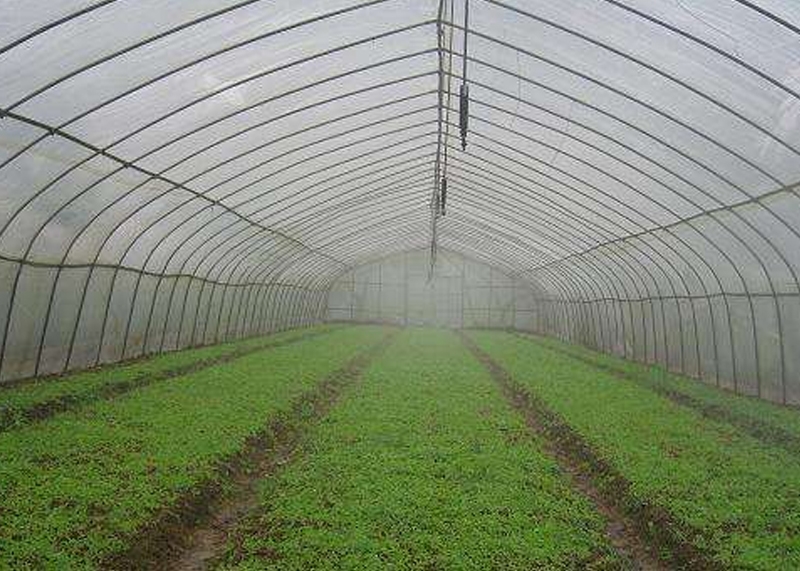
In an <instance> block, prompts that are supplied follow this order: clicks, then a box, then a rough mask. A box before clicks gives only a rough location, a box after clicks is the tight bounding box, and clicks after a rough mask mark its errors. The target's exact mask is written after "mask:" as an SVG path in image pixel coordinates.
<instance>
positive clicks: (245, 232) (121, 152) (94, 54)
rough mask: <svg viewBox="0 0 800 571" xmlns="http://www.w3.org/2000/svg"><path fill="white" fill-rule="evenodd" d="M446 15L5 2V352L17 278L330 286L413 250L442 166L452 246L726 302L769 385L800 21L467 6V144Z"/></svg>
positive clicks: (612, 289)
mask: <svg viewBox="0 0 800 571" xmlns="http://www.w3.org/2000/svg"><path fill="white" fill-rule="evenodd" d="M463 21H464V0H427V1H423V0H372V1H353V0H293V1H285V0H247V1H240V2H232V1H220V0H192V1H191V2H190V1H178V0H136V1H133V0H103V1H99V2H88V1H77V0H73V1H67V0H59V1H57V2H54V1H52V0H6V1H4V2H2V3H0V108H1V109H2V118H1V119H0V259H2V260H5V261H6V262H8V263H9V266H8V268H7V269H6V270H5V271H6V272H7V273H6V277H5V278H4V279H5V280H6V282H7V284H6V286H7V291H8V295H7V300H8V301H7V302H6V303H5V304H4V306H3V307H0V311H3V312H5V314H6V316H5V318H4V322H3V323H4V325H5V332H4V335H3V347H4V349H5V347H6V345H7V344H8V343H9V340H10V339H11V338H12V336H13V331H10V330H13V327H12V326H11V323H12V321H13V319H12V314H13V313H14V311H16V310H15V307H16V306H19V304H23V306H24V305H25V304H28V305H30V304H31V303H34V302H33V301H31V299H30V298H26V299H21V297H24V296H23V295H22V294H21V293H20V291H21V290H22V293H24V289H25V288H24V286H23V284H22V283H21V282H22V280H21V279H20V275H21V274H23V273H24V271H25V270H24V268H26V267H29V266H35V267H48V268H54V269H55V270H56V271H57V272H60V271H61V269H63V268H65V267H73V266H80V267H85V268H89V269H90V272H89V275H88V277H85V279H84V280H83V283H82V284H81V282H80V280H78V283H77V284H76V285H75V286H74V287H78V288H83V289H85V288H86V287H87V284H89V283H90V282H91V272H92V271H94V269H95V268H116V269H124V270H135V271H137V272H140V275H142V274H141V273H142V272H144V273H145V274H146V275H155V276H179V275H185V276H192V277H195V278H200V279H203V280H210V281H214V282H215V283H216V282H219V283H226V284H227V283H234V284H235V283H273V282H276V281H281V282H286V283H293V284H300V285H302V286H303V287H311V288H323V289H324V288H325V287H327V286H328V285H329V284H330V283H332V281H333V280H335V279H336V277H337V276H339V275H341V274H342V272H344V271H346V270H348V269H349V268H352V267H353V266H357V265H359V264H362V263H364V262H366V261H368V260H371V259H375V258H377V257H381V256H385V255H388V254H390V253H392V252H399V251H405V250H409V249H413V248H420V247H425V246H426V245H427V244H428V243H429V242H430V240H431V213H430V199H431V193H432V189H433V187H434V184H435V181H436V176H435V173H436V172H437V171H436V164H437V161H438V162H439V163H440V167H439V168H440V169H444V168H445V167H444V166H443V165H444V161H445V158H444V156H445V154H446V156H447V158H446V163H447V167H446V171H443V174H445V175H446V177H447V179H448V183H449V187H448V190H449V192H448V209H447V210H448V212H447V215H446V216H445V217H444V218H441V219H440V220H439V221H438V243H439V244H440V245H441V246H442V247H443V248H448V249H450V250H454V251H457V252H461V253H464V254H466V255H469V256H472V257H474V258H477V259H479V260H483V261H485V262H489V263H492V264H493V265H496V266H498V267H500V268H502V269H503V270H505V271H507V272H510V273H511V274H512V275H514V276H518V277H522V278H524V279H526V280H529V281H530V282H531V283H532V284H534V286H535V287H536V288H537V291H539V290H541V291H546V292H549V295H550V296H553V297H557V298H560V299H564V300H572V301H575V300H584V301H586V300H595V301H596V300H603V299H616V300H634V301H635V300H648V301H650V302H652V301H653V300H661V301H663V300H664V299H672V300H692V299H697V298H703V299H705V300H712V299H714V298H715V296H723V297H724V298H725V299H726V300H727V299H728V297H731V298H733V297H736V296H741V297H742V298H743V299H746V300H747V303H748V306H749V312H750V313H749V315H750V317H749V318H748V327H749V328H751V329H752V331H753V333H752V338H753V343H752V346H753V347H752V350H753V351H755V352H756V355H755V357H756V361H758V357H759V355H758V351H759V347H760V341H759V339H758V333H757V330H759V327H760V324H759V321H758V320H759V319H767V320H768V324H769V325H770V327H775V326H777V328H778V331H777V332H776V333H775V335H777V338H778V339H779V342H778V345H779V347H778V350H779V352H780V363H781V364H780V365H779V367H778V368H779V369H780V370H779V372H778V373H777V374H778V375H780V377H781V378H782V379H784V381H783V382H784V386H785V379H786V377H787V376H788V375H792V374H793V373H792V371H791V370H789V369H787V367H788V365H787V364H786V357H785V352H786V349H785V347H784V346H785V345H786V343H785V342H784V340H785V339H786V336H785V334H784V333H785V332H784V331H783V328H784V326H785V324H784V323H783V321H785V319H784V320H783V321H782V319H781V316H782V315H783V312H784V311H786V309H785V308H783V307H782V304H783V303H784V301H785V300H787V299H788V300H789V302H790V303H792V304H794V305H796V304H797V295H798V291H800V287H799V283H800V282H798V269H799V268H800V255H798V252H800V234H799V233H798V228H800V208H798V206H800V204H798V199H797V195H796V190H795V188H794V186H795V184H796V183H797V182H798V181H800V128H798V117H799V116H800V2H797V1H795V0H559V1H554V0H527V1H522V0H506V1H496V0H471V2H470V14H469V26H468V27H469V34H468V58H467V69H468V79H469V85H470V123H469V135H468V147H467V150H466V151H462V150H461V149H460V147H459V141H458V98H457V93H458V86H459V85H460V83H461V68H462V49H463V48H462V46H463V33H464V28H463ZM59 275H60V274H58V275H56V276H55V277H53V278H52V280H51V283H50V284H49V286H48V287H46V288H45V291H44V293H43V294H42V295H43V298H42V299H39V298H37V299H39V303H42V304H44V305H45V306H48V304H49V305H52V304H53V303H54V301H53V299H54V296H56V295H57V294H56V293H53V292H57V291H58V288H59V285H58V284H59V281H58V279H59V277H58V276H59ZM114 287H115V286H114V285H112V286H111V289H112V291H113V288H114ZM48 288H49V289H48ZM107 295H108V297H109V298H110V297H111V295H112V293H107ZM761 298H768V304H771V305H770V307H771V308H772V309H765V310H763V311H768V312H769V316H768V317H767V318H764V317H763V315H761V313H762V310H761V309H759V308H756V307H755V305H756V304H757V302H754V301H753V299H761ZM153 299H154V300H155V296H154V298H153ZM56 303H57V300H56ZM82 303H85V302H82ZM154 303H155V301H153V304H154ZM151 311H152V310H151ZM692 311H694V309H693V310H692ZM727 311H728V318H729V319H731V317H730V315H731V312H733V311H735V310H732V309H730V307H728V310H727ZM791 311H793V312H795V313H797V309H796V308H794V309H791ZM19 319H22V318H21V317H20V318H19ZM42 319H44V324H43V325H41V326H40V327H39V329H37V330H36V331H37V334H41V336H42V338H44V337H45V336H46V331H47V329H48V327H51V325H49V321H48V319H50V318H49V316H45V317H44V318H42ZM693 319H694V321H695V325H694V326H695V329H696V328H697V324H696V321H697V319H698V318H697V316H694V317H693ZM77 321H79V319H76V322H77ZM776 321H777V324H776ZM76 327H77V325H76ZM765 327H766V325H765ZM42 331H45V333H42ZM770 335H772V333H770ZM715 343H716V341H715ZM734 345H735V342H734V341H731V342H730V343H729V345H728V351H729V352H731V353H733V352H735V351H736V349H735V346H734ZM715 346H716V345H715ZM698 353H699V349H698ZM681 355H683V350H682V353H681ZM681 358H683V356H682V357H681ZM773 360H774V359H773ZM735 368H736V367H735V365H734V376H736V372H735ZM761 371H762V367H761V366H760V365H758V364H756V366H755V370H754V373H753V374H756V375H761V374H762V373H761ZM743 374H744V373H743Z"/></svg>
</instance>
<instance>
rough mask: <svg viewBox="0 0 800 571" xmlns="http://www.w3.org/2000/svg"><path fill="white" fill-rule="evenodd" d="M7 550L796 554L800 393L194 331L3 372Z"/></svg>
mask: <svg viewBox="0 0 800 571" xmlns="http://www.w3.org/2000/svg"><path fill="white" fill-rule="evenodd" d="M656 373H657V374H656ZM6 568H8V569H47V568H50V569H83V568H85V569H114V568H119V569H132V568H134V569H135V568H140V569H169V568H173V569H204V568H218V569H240V570H249V569H287V570H294V569H297V570H300V569H331V570H332V569H376V570H377V569H398V570H402V569H409V570H410V569H420V570H422V569H425V570H438V569H442V570H444V569H498V570H499V569H504V570H505V569H511V570H513V569H668V568H686V569H797V568H800V413H798V412H797V411H795V410H789V409H785V408H780V407H777V406H774V405H771V404H768V403H764V402H761V401H755V400H753V399H748V398H744V397H739V396H735V395H731V394H728V393H725V392H721V391H718V390H716V389H714V388H713V387H708V386H705V385H702V384H700V383H698V382H695V381H691V380H687V379H683V378H680V377H676V376H673V375H668V374H665V373H663V372H654V371H653V370H652V369H648V368H647V367H644V366H641V365H637V364H632V363H628V362H625V361H621V360H619V359H615V358H613V357H609V356H607V355H601V354H598V353H594V352H591V351H588V350H586V349H583V348H577V347H574V346H569V345H565V344H562V343H559V342H557V341H553V340H544V339H539V338H536V337H533V336H526V335H516V334H512V333H506V332H498V331H471V332H466V333H464V334H463V335H461V334H458V333H456V332H451V331H446V330H422V329H407V330H396V329H391V328H382V327H378V326H357V327H344V326H337V327H329V326H325V327H319V328H312V329H306V330H300V331H292V332H286V333H282V334H279V335H275V336H271V337H267V338H261V339H251V340H247V341H243V342H239V343H232V344H227V345H223V346H218V347H212V348H203V349H196V350H191V351H183V352H180V353H174V354H170V355H163V356H159V357H156V358H154V359H150V360H146V361H137V362H133V363H126V364H121V365H118V366H114V367H108V368H104V369H100V370H97V371H90V372H86V373H80V374H75V375H70V376H66V377H62V378H53V379H46V380H42V381H40V382H32V383H20V384H17V385H15V386H9V387H3V388H0V569H6Z"/></svg>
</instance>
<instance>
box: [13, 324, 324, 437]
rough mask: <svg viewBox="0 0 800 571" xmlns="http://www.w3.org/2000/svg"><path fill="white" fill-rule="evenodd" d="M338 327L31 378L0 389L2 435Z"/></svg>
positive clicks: (298, 331)
mask: <svg viewBox="0 0 800 571" xmlns="http://www.w3.org/2000/svg"><path fill="white" fill-rule="evenodd" d="M332 329H333V326H330V325H319V326H315V327H309V328H303V329H292V330H289V331H283V332H280V333H276V334H273V335H269V336H267V337H254V338H250V339H246V340H241V341H235V342H230V343H224V344H220V345H212V346H208V347H200V348H196V349H186V350H183V351H174V352H170V353H164V354H161V355H157V356H155V357H152V358H148V359H140V360H136V361H132V362H127V363H120V364H116V365H109V366H104V367H99V368H97V369H92V370H88V371H81V372H77V373H72V374H68V375H63V376H59V377H43V378H40V379H32V380H30V381H26V382H23V383H20V384H12V385H11V386H8V387H3V386H2V385H0V430H3V429H9V428H14V427H19V426H21V425H23V424H25V423H26V422H27V421H28V420H29V419H30V417H31V413H32V411H35V410H37V409H42V408H43V407H47V406H53V407H57V406H58V405H64V404H80V403H81V402H88V401H91V400H93V399H96V398H98V397H99V396H100V395H102V394H103V392H113V391H114V389H115V387H120V386H122V385H125V384H131V383H136V382H138V381H141V380H142V379H146V378H150V377H154V376H159V375H161V376H163V375H165V374H170V373H172V372H176V371H180V370H181V369H185V368H187V367H191V366H193V365H198V364H202V363H203V362H204V361H205V362H213V361H214V360H215V359H220V358H225V357H228V356H232V355H235V354H237V353H239V352H248V351H251V350H257V349H259V348H261V347H265V348H266V347H269V346H271V345H274V344H276V343H283V342H288V341H290V340H294V339H299V338H301V337H303V336H306V335H309V334H311V333H313V332H320V333H322V332H325V331H328V330H332Z"/></svg>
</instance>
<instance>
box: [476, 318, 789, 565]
mask: <svg viewBox="0 0 800 571" xmlns="http://www.w3.org/2000/svg"><path fill="white" fill-rule="evenodd" d="M470 336H471V338H472V339H473V340H474V341H475V342H476V343H477V344H478V346H479V347H480V348H481V349H482V350H484V351H486V352H487V353H488V354H489V355H491V356H492V357H493V358H494V359H496V360H497V362H498V363H499V364H500V365H501V366H503V367H505V368H506V369H507V370H508V371H509V373H510V374H511V375H512V377H513V378H514V379H515V381H516V382H517V383H519V384H520V385H521V386H523V387H525V388H526V389H527V390H529V391H530V393H531V394H532V395H534V396H536V397H537V398H538V399H540V400H541V401H542V402H543V403H544V404H545V406H547V407H548V408H549V409H550V410H551V411H553V412H554V413H556V414H557V415H559V416H560V417H561V419H563V420H564V421H565V422H566V423H567V424H568V425H569V426H570V427H571V428H572V429H573V430H574V431H575V432H576V433H577V434H578V435H580V437H581V438H582V439H583V440H584V441H585V442H586V443H587V444H588V445H590V446H591V447H592V448H593V449H594V450H595V451H596V453H597V454H598V455H599V456H600V457H601V458H602V459H603V460H605V461H606V462H608V463H609V464H610V465H611V466H612V467H613V468H614V469H615V470H616V471H617V472H618V473H619V474H621V475H622V476H623V477H624V478H625V479H626V480H627V481H628V482H629V483H630V489H629V494H630V498H629V499H630V501H631V505H642V504H647V505H650V506H654V507H656V508H658V509H662V510H664V511H665V512H666V513H667V514H669V515H670V516H671V518H672V520H673V521H674V522H675V526H676V528H675V529H673V530H672V531H673V533H675V534H677V535H679V536H682V538H683V540H684V541H686V542H690V543H691V544H693V545H694V546H695V547H696V548H697V549H699V550H700V551H701V552H703V553H705V554H707V556H708V557H709V558H711V559H712V560H713V561H715V562H716V564H718V565H719V566H720V567H724V568H736V569H799V568H800V460H798V458H796V457H795V456H793V455H792V454H790V453H788V452H786V451H785V450H783V449H781V448H778V447H769V446H766V445H765V444H764V443H763V442H761V441H759V440H756V439H755V438H753V437H751V436H749V435H748V434H746V433H745V432H744V431H742V430H740V429H738V428H736V427H734V426H731V425H729V424H727V423H724V422H717V421H714V420H710V419H708V418H704V417H703V416H702V415H701V414H700V413H699V412H698V411H695V410H693V409H690V408H686V407H682V406H680V405H678V404H676V403H674V402H672V401H671V400H669V399H667V398H666V397H662V396H660V395H658V394H656V393H655V392H653V391H652V390H649V389H648V388H646V387H643V386H641V384H639V383H636V382H634V381H630V380H626V379H622V378H619V377H614V376H613V375H612V374H610V373H607V372H605V371H603V370H601V369H598V368H596V367H593V366H591V365H588V364H586V363H583V362H581V361H578V360H576V359H573V358H570V357H567V356H564V355H563V354H559V353H556V352H555V351H552V350H550V349H547V348H545V347H542V346H541V345H536V344H533V343H531V342H529V341H528V340H525V339H520V338H517V337H515V336H513V335H511V334H508V333H503V332H496V331H495V332H491V331H481V332H473V333H470Z"/></svg>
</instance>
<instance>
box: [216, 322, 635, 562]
mask: <svg viewBox="0 0 800 571" xmlns="http://www.w3.org/2000/svg"><path fill="white" fill-rule="evenodd" d="M301 450H302V455H301V456H300V457H299V458H298V459H297V460H296V461H295V462H294V463H293V464H291V465H290V466H288V467H287V468H286V469H285V471H283V472H282V473H280V474H279V475H278V476H276V477H273V478H270V479H269V480H267V481H265V482H263V485H262V488H261V490H260V498H261V500H260V501H261V508H260V510H259V513H258V514H257V515H255V516H254V517H253V518H251V519H249V520H248V521H247V522H246V524H243V525H242V526H241V529H239V530H238V532H237V533H235V534H234V539H233V540H232V542H231V548H230V553H229V555H228V558H227V559H226V560H225V561H224V562H223V567H224V568H226V569H238V570H255V569H280V570H284V571H289V570H298V571H299V570H311V569H329V570H334V569H335V570H345V569H354V570H355V569H358V570H369V569H375V570H385V569H394V570H411V569H414V570H418V569H485V570H491V569H497V570H501V569H502V570H504V571H508V570H515V569H520V570H521V569H526V570H527V569H542V568H546V569H601V568H603V569H606V568H616V567H617V566H618V565H619V560H618V559H617V556H616V555H615V554H614V553H613V551H612V549H611V548H610V547H609V546H608V544H607V543H606V539H605V536H604V533H603V522H602V520H601V518H600V517H599V516H598V515H597V513H596V512H595V511H594V508H593V507H592V505H591V504H590V502H589V501H588V500H587V499H586V498H584V497H583V496H580V495H578V494H577V493H576V492H574V491H573V490H572V489H571V488H570V486H569V484H568V483H567V482H566V481H565V480H564V478H563V476H562V474H561V472H560V470H559V468H558V466H557V464H556V463H555V462H554V460H553V459H552V458H550V457H549V456H548V455H547V454H546V453H544V452H543V450H542V445H541V443H540V442H539V441H538V440H537V439H536V438H535V437H534V436H532V434H531V433H530V432H529V430H528V429H527V427H526V426H525V424H524V422H523V420H522V418H521V417H520V416H519V415H518V414H516V413H514V412H513V411H512V410H510V409H509V408H508V405H507V404H506V402H505V399H504V398H503V396H502V394H501V392H500V390H499V388H498V387H497V386H496V385H495V384H494V383H493V381H492V380H491V378H490V377H489V375H488V373H487V372H486V371H485V370H484V368H483V367H482V366H481V364H480V363H479V362H478V361H477V360H476V359H474V358H473V357H472V356H471V355H470V354H469V352H467V350H466V349H465V348H464V347H463V345H462V344H461V342H460V340H459V339H458V338H457V337H456V336H455V335H454V334H453V333H451V332H448V331H443V330H440V331H436V330H433V331H432V330H406V331H405V332H403V333H402V334H401V335H400V336H399V337H398V338H397V339H396V340H395V341H394V343H393V344H392V345H391V346H390V348H389V349H388V350H387V351H386V352H385V353H384V354H383V356H382V357H380V358H379V359H377V360H376V361H374V362H373V364H372V365H371V366H370V367H369V368H368V369H367V371H366V372H365V373H364V376H363V378H362V381H361V383H359V384H358V385H357V386H356V387H355V388H354V389H352V392H350V391H348V398H347V399H345V400H344V401H343V402H342V403H340V404H339V405H338V406H337V408H336V409H334V411H333V412H332V413H331V414H330V415H329V416H328V417H326V418H325V419H324V420H323V421H322V422H321V423H320V424H318V425H316V426H315V427H314V428H313V429H312V431H311V432H310V434H309V436H308V438H307V440H306V441H305V442H304V443H303V445H302V446H301Z"/></svg>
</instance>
